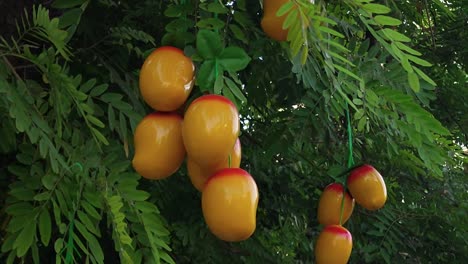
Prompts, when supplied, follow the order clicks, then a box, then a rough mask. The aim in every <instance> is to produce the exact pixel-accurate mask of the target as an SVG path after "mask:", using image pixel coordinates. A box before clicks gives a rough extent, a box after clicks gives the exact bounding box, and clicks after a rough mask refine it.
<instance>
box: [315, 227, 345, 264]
mask: <svg viewBox="0 0 468 264" xmlns="http://www.w3.org/2000/svg"><path fill="white" fill-rule="evenodd" d="M352 247H353V238H352V236H351V233H350V232H349V231H348V230H347V229H346V228H344V227H342V226H339V225H329V226H326V227H325V228H324V229H323V230H322V232H321V233H320V235H319V237H318V238H317V242H316V244H315V252H314V253H315V262H316V263H317V264H346V263H347V262H348V260H349V257H350V255H351V250H352Z"/></svg>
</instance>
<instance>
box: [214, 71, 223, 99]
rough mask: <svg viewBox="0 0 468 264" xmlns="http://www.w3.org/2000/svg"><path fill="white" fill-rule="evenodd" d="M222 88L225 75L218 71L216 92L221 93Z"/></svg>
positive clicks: (215, 84) (215, 85)
mask: <svg viewBox="0 0 468 264" xmlns="http://www.w3.org/2000/svg"><path fill="white" fill-rule="evenodd" d="M222 89H223V75H222V74H219V73H218V76H216V81H215V83H214V93H215V94H221V90H222Z"/></svg>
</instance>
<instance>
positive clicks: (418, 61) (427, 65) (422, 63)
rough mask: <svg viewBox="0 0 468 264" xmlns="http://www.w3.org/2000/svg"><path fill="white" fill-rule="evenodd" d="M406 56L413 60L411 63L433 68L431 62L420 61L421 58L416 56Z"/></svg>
mask: <svg viewBox="0 0 468 264" xmlns="http://www.w3.org/2000/svg"><path fill="white" fill-rule="evenodd" d="M406 56H407V57H408V59H409V60H411V61H413V62H414V63H416V64H419V65H421V66H423V67H431V66H432V64H431V63H429V62H428V61H426V60H423V59H420V58H418V57H415V56H413V55H406Z"/></svg>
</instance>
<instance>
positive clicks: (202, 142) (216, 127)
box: [182, 94, 240, 168]
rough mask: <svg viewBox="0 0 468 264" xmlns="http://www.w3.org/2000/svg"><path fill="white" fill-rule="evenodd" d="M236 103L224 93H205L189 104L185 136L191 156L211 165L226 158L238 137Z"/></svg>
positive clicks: (195, 160) (185, 117) (207, 165)
mask: <svg viewBox="0 0 468 264" xmlns="http://www.w3.org/2000/svg"><path fill="white" fill-rule="evenodd" d="M239 126H240V123H239V114H238V112H237V108H236V106H235V105H234V104H233V103H232V102H231V101H230V100H229V99H227V98H226V97H224V96H221V95H212V94H210V95H204V96H201V97H199V98H197V99H195V100H194V101H193V102H192V103H191V104H190V106H189V107H188V109H187V111H186V113H185V116H184V122H183V124H182V136H183V140H184V144H185V148H186V150H187V154H188V156H189V158H190V159H191V160H192V161H193V162H195V163H197V164H198V165H199V166H201V167H205V168H212V167H215V166H217V165H218V164H220V163H221V162H223V161H225V160H226V159H227V158H228V156H229V153H231V151H232V148H233V147H234V144H235V143H236V140H237V137H238V136H239Z"/></svg>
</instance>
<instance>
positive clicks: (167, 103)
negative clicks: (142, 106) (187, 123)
mask: <svg viewBox="0 0 468 264" xmlns="http://www.w3.org/2000/svg"><path fill="white" fill-rule="evenodd" d="M194 72H195V66H194V65H193V62H192V60H191V59H190V58H189V57H186V56H185V55H184V53H183V51H182V50H180V49H178V48H175V47H170V46H164V47H160V48H158V49H156V50H154V51H153V52H152V53H151V54H150V55H149V56H148V57H147V58H146V60H145V62H144V63H143V66H142V67H141V70H140V76H139V79H140V81H139V87H140V93H141V95H142V96H143V99H144V101H145V102H146V103H147V104H148V105H149V106H151V108H153V109H154V110H156V111H175V110H177V109H178V108H179V107H181V106H182V105H183V104H184V103H185V101H186V100H187V98H188V96H189V94H190V92H191V91H192V88H193V84H194Z"/></svg>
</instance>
